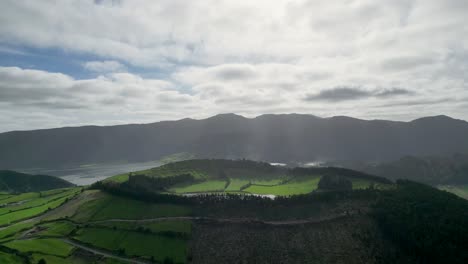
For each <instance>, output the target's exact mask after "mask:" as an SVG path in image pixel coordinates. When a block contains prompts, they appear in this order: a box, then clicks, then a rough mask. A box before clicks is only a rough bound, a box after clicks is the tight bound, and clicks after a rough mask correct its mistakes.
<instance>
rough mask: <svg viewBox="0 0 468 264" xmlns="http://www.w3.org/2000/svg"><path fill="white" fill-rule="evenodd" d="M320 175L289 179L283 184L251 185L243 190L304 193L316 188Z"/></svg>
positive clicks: (285, 194)
mask: <svg viewBox="0 0 468 264" xmlns="http://www.w3.org/2000/svg"><path fill="white" fill-rule="evenodd" d="M319 181H320V177H313V178H310V179H305V180H301V181H290V182H287V183H285V184H279V185H273V186H264V185H251V186H250V187H249V188H247V189H245V190H244V191H245V192H249V193H254V194H271V195H280V196H287V195H295V194H306V193H310V192H313V191H314V190H316V189H317V185H318V182H319Z"/></svg>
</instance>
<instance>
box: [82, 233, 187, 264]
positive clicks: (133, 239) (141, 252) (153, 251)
mask: <svg viewBox="0 0 468 264" xmlns="http://www.w3.org/2000/svg"><path fill="white" fill-rule="evenodd" d="M75 239H77V240H80V241H83V242H85V243H89V244H92V245H94V246H97V247H99V248H104V249H108V250H111V251H116V250H119V249H124V250H125V254H126V255H128V256H133V255H137V256H144V257H147V258H150V257H154V258H155V259H156V260H159V261H163V260H164V259H165V258H171V259H173V260H175V261H176V262H185V259H186V252H187V242H186V241H184V240H182V239H176V238H169V237H165V236H159V235H154V234H145V233H141V232H133V231H123V230H112V229H102V228H83V229H80V230H79V231H78V233H77V235H76V236H75Z"/></svg>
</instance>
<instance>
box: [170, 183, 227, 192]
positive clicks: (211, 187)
mask: <svg viewBox="0 0 468 264" xmlns="http://www.w3.org/2000/svg"><path fill="white" fill-rule="evenodd" d="M225 186H226V181H222V180H214V181H204V182H200V183H195V184H192V185H188V186H181V187H173V188H170V189H169V191H171V192H175V193H196V192H216V191H219V192H222V191H224V187H225Z"/></svg>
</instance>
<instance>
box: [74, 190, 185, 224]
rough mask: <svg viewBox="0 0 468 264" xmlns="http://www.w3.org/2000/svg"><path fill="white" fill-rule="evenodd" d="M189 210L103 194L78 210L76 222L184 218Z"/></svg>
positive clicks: (178, 206)
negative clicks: (167, 217)
mask: <svg viewBox="0 0 468 264" xmlns="http://www.w3.org/2000/svg"><path fill="white" fill-rule="evenodd" d="M190 213H191V211H190V208H188V207H185V206H180V205H171V204H152V203H145V202H142V201H137V200H132V199H126V198H122V197H117V196H112V195H107V194H104V195H103V196H102V197H100V198H99V199H96V200H91V201H88V202H86V203H84V204H82V205H81V206H80V208H79V214H77V215H75V216H74V217H73V218H74V219H75V220H77V221H83V222H86V221H97V220H104V219H143V218H156V217H165V216H185V215H189V214H190Z"/></svg>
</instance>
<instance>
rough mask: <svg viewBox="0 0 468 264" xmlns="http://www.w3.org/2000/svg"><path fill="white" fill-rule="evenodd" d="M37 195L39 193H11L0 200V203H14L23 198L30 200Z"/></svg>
mask: <svg viewBox="0 0 468 264" xmlns="http://www.w3.org/2000/svg"><path fill="white" fill-rule="evenodd" d="M37 197H39V193H37V192H33V193H22V194H18V195H13V196H11V197H9V198H7V199H3V200H1V201H0V203H1V204H8V203H16V202H21V201H25V200H30V199H34V198H37Z"/></svg>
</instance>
